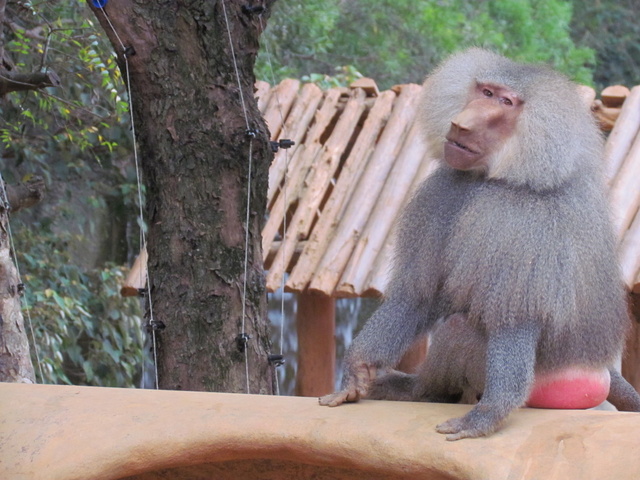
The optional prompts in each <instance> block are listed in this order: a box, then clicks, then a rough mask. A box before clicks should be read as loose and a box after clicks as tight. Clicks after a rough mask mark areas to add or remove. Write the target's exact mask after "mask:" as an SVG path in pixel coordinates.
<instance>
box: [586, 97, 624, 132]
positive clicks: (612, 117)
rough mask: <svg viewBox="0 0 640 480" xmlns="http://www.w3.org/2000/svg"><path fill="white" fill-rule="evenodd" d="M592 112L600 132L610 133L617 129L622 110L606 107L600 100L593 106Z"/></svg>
mask: <svg viewBox="0 0 640 480" xmlns="http://www.w3.org/2000/svg"><path fill="white" fill-rule="evenodd" d="M591 111H592V112H593V114H594V115H595V116H596V119H597V120H598V124H599V125H600V130H603V131H605V132H608V131H610V130H612V129H613V127H615V125H616V122H617V121H618V117H619V116H620V108H619V107H616V108H613V107H605V106H604V105H603V103H602V102H601V101H600V100H595V101H594V102H593V105H591Z"/></svg>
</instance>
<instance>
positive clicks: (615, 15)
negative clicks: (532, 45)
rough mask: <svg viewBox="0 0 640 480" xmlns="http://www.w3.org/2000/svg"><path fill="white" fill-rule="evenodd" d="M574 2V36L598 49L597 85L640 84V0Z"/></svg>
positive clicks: (599, 87)
mask: <svg viewBox="0 0 640 480" xmlns="http://www.w3.org/2000/svg"><path fill="white" fill-rule="evenodd" d="M573 4H574V14H573V20H572V22H571V36H572V37H573V38H574V39H575V40H576V42H580V43H581V44H583V45H585V46H588V47H590V48H592V49H593V50H595V51H596V67H595V71H594V75H593V79H594V82H595V83H596V86H597V88H598V89H602V88H604V87H607V86H609V85H616V84H622V85H626V86H628V87H631V86H633V85H638V84H640V42H639V41H638V39H640V23H638V18H637V17H638V12H639V11H640V2H638V0H622V1H604V2H603V1H599V2H592V1H585V0H574V1H573Z"/></svg>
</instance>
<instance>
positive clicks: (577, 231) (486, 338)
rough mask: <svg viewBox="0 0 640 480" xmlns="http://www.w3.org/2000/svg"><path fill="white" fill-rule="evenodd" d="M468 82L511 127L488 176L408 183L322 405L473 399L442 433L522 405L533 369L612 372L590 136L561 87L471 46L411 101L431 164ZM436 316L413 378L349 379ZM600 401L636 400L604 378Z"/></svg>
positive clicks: (386, 359) (617, 301)
mask: <svg viewBox="0 0 640 480" xmlns="http://www.w3.org/2000/svg"><path fill="white" fill-rule="evenodd" d="M477 81H482V82H491V83H496V84H501V85H506V86H507V87H509V88H511V89H513V90H515V91H517V92H518V93H519V95H520V98H522V99H523V101H524V106H523V110H522V113H521V114H520V116H519V118H518V123H517V126H516V134H515V135H514V136H513V137H511V138H510V139H509V140H508V141H507V142H509V145H508V146H507V148H505V149H503V150H502V151H501V153H498V154H497V157H496V158H495V159H494V161H493V162H492V165H491V166H490V168H488V170H486V171H484V172H480V173H478V172H465V171H457V170H454V169H452V168H450V167H449V166H447V165H446V164H444V162H442V165H441V166H440V168H439V169H438V170H437V171H436V172H435V173H434V174H433V175H432V176H431V177H430V178H428V179H427V180H426V181H425V182H424V184H423V185H422V186H421V187H420V188H419V189H418V191H417V192H416V194H415V196H414V197H413V199H412V200H411V202H410V203H409V204H408V206H407V207H406V209H405V212H404V214H403V215H402V217H401V219H400V220H399V223H398V225H397V245H396V251H395V259H394V265H393V271H392V276H391V280H390V282H389V287H388V294H387V297H386V299H385V301H384V302H383V304H382V305H381V307H380V308H379V309H378V310H377V311H376V312H375V313H374V315H373V316H372V317H371V318H370V319H369V321H368V322H367V324H366V325H365V326H364V328H363V329H362V331H361V332H360V334H359V335H358V336H357V338H356V339H355V340H354V342H353V344H352V345H351V347H350V348H349V350H348V352H347V355H346V358H345V367H346V368H345V377H344V381H343V390H342V391H340V392H337V393H335V394H332V395H328V396H326V397H323V398H321V399H320V403H321V404H323V405H330V406H335V405H339V404H340V403H342V402H343V401H354V400H357V399H358V398H360V397H361V396H365V395H366V394H367V392H368V390H369V388H370V387H372V390H371V393H370V395H371V396H373V397H375V398H396V399H401V400H403V399H408V398H409V397H411V398H412V399H414V400H430V401H452V400H455V399H457V398H459V397H460V396H462V397H467V399H468V397H470V396H471V397H476V394H477V395H478V396H479V395H480V394H481V395H482V398H481V400H480V402H479V403H478V405H476V407H474V409H473V410H472V411H471V412H469V414H467V415H466V416H465V417H462V418H461V419H452V420H449V421H447V422H445V423H444V424H441V425H439V426H438V428H437V429H438V431H439V432H441V433H448V434H449V436H448V437H447V438H448V439H450V440H455V439H459V438H465V437H476V436H481V435H486V434H489V433H491V432H492V431H494V430H495V429H496V428H498V427H499V425H500V424H501V422H502V421H503V420H504V419H505V418H506V417H507V416H508V414H509V412H510V411H512V410H513V409H514V408H517V407H519V406H522V405H523V404H524V402H525V401H526V399H527V396H528V394H529V391H530V389H531V386H532V383H533V377H534V373H539V372H542V373H544V372H549V371H554V370H557V369H559V368H563V367H569V366H581V367H586V368H594V369H599V368H611V367H612V366H613V364H614V362H615V361H616V359H617V358H619V356H620V355H621V352H622V346H623V341H624V337H625V333H626V329H627V326H628V321H629V317H628V313H627V306H626V299H625V291H624V286H623V283H622V280H621V276H620V272H619V267H618V264H617V259H616V254H615V239H614V236H613V231H612V227H611V222H610V219H609V212H608V210H607V201H606V197H605V188H604V181H603V175H602V173H601V164H602V162H603V151H602V138H601V135H600V133H599V131H598V129H597V127H596V125H595V122H594V120H593V119H592V117H591V115H590V113H589V111H588V108H587V107H586V105H584V103H583V101H582V99H581V98H580V96H579V95H578V93H577V89H576V86H575V85H574V84H573V83H571V82H569V81H568V80H567V79H566V78H565V77H563V76H562V75H560V74H558V73H555V72H553V71H551V70H549V69H548V68H546V67H537V66H530V65H521V64H518V63H515V62H512V61H511V60H508V59H506V58H504V57H501V56H499V55H496V54H494V53H491V52H488V51H484V50H480V49H471V50H467V51H465V52H463V53H460V54H456V55H454V56H452V57H451V58H450V59H449V60H447V61H446V62H445V63H444V64H443V65H441V66H440V67H439V68H438V69H437V70H436V71H435V72H434V73H433V74H432V75H431V76H430V77H428V78H427V80H426V82H425V86H424V97H423V99H422V108H421V118H420V121H421V122H422V124H423V125H424V130H425V132H426V135H427V140H428V142H429V144H430V145H431V146H432V153H434V154H435V155H437V157H438V158H440V159H442V156H443V153H442V145H443V142H444V136H445V134H446V133H447V131H448V130H449V127H450V124H451V120H452V119H453V118H454V117H455V115H456V114H457V113H458V112H460V111H461V110H462V109H463V107H464V106H465V105H466V102H467V98H468V95H469V92H470V91H471V89H472V88H474V87H475V82H477ZM505 152H506V153H505ZM513 152H515V153H516V154H515V155H513ZM494 167H495V168H494ZM442 318H448V320H447V321H445V323H444V325H443V326H441V327H440V328H439V329H438V330H439V331H440V333H438V330H436V333H435V335H434V339H433V342H432V345H431V347H430V348H431V350H430V352H429V358H428V362H427V365H426V366H425V367H424V368H423V369H422V371H421V372H420V373H419V374H418V375H417V376H399V375H398V374H395V373H390V374H388V375H387V376H386V377H382V378H379V379H378V380H376V381H375V382H373V385H371V384H370V380H371V379H372V378H371V377H370V376H369V377H367V376H366V375H365V376H362V375H360V376H358V375H357V372H359V371H360V372H362V371H368V370H366V367H368V366H372V367H377V368H392V367H394V366H395V365H397V363H398V362H399V361H400V359H401V357H402V355H403V353H404V352H405V351H406V350H407V349H408V348H409V346H410V345H411V344H412V342H413V341H414V340H415V338H416V337H417V336H419V335H423V334H426V333H429V332H432V331H433V330H434V329H435V327H436V325H437V320H438V319H442ZM451 319H453V321H451V322H450V323H449V320H451ZM461 322H462V323H461ZM447 323H449V326H447ZM465 331H466V332H467V333H466V334H461V332H462V333H464V332H465ZM363 369H364V370H363ZM363 379H364V380H363ZM412 382H413V383H412ZM396 390H397V391H396ZM408 390H411V391H412V393H411V394H410V395H409V394H408V393H407V392H408ZM610 400H611V401H612V403H614V405H616V406H618V407H619V408H626V409H631V410H640V396H638V394H637V393H636V392H635V390H633V388H631V387H630V386H629V385H628V384H626V382H625V381H624V379H622V377H620V376H619V375H617V374H615V373H612V395H611V396H610Z"/></svg>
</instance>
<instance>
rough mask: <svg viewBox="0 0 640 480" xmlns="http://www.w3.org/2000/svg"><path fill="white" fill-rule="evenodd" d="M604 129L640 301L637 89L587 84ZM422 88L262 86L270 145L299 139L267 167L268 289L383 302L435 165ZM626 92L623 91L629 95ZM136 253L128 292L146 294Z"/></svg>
mask: <svg viewBox="0 0 640 480" xmlns="http://www.w3.org/2000/svg"><path fill="white" fill-rule="evenodd" d="M583 88H584V89H585V90H584V94H585V100H586V101H587V102H591V104H592V109H593V111H594V113H595V114H596V116H597V117H598V118H599V120H600V122H601V125H602V127H603V129H604V130H611V133H610V135H609V137H608V139H607V142H606V146H605V162H606V165H605V169H606V176H607V181H608V184H609V187H610V193H609V196H610V201H611V210H612V212H613V216H614V222H615V229H616V234H617V238H618V242H619V258H620V263H621V266H622V273H623V277H624V281H625V283H626V284H627V286H628V287H629V289H630V290H631V291H633V292H634V293H636V294H640V85H639V86H636V87H634V88H633V89H632V90H631V91H630V92H629V90H628V89H626V88H624V87H619V86H615V87H608V88H607V89H605V90H603V92H602V95H601V98H602V99H601V100H595V96H596V94H595V92H594V91H593V90H592V89H589V88H587V87H583ZM421 89H422V87H421V86H420V85H415V84H408V85H398V86H395V87H393V88H392V89H390V90H387V91H384V92H379V91H378V89H377V87H376V86H375V83H374V82H373V81H372V80H370V79H361V80H359V81H357V82H355V83H354V84H352V85H351V87H349V88H346V87H342V88H332V89H330V90H325V91H323V90H321V89H320V88H319V87H318V86H316V85H314V84H310V83H308V84H304V85H303V84H301V83H300V81H298V80H292V79H286V80H283V81H282V82H281V83H280V84H278V85H276V86H274V87H270V86H269V84H268V83H266V82H258V83H257V84H256V93H255V95H256V98H257V101H258V107H259V108H260V111H261V112H262V114H263V115H264V117H265V119H266V121H267V124H268V125H269V129H270V131H271V139H272V140H273V141H279V140H281V139H290V140H293V141H294V142H295V144H294V145H293V146H292V147H291V148H288V149H287V148H280V149H279V150H278V151H277V153H276V154H275V158H274V160H273V163H272V165H271V167H270V171H269V191H268V210H269V217H268V219H267V222H266V225H265V227H264V229H263V231H262V236H263V252H264V261H265V269H266V270H267V290H268V291H269V292H274V291H276V290H278V289H279V288H281V287H282V286H283V285H284V288H285V290H286V291H289V292H296V293H300V292H304V291H310V292H316V293H323V294H325V295H329V296H334V297H356V296H379V295H381V294H382V293H383V292H384V289H385V285H386V281H387V274H388V272H389V267H390V262H391V256H392V250H393V234H392V230H393V228H392V227H393V224H394V222H395V220H396V218H397V217H398V215H399V212H400V211H401V209H402V207H403V205H404V204H405V203H406V201H407V200H408V199H409V198H410V196H411V194H412V192H413V191H414V189H415V188H416V187H417V186H418V185H419V184H420V183H421V182H422V180H424V179H425V178H426V177H427V176H428V175H429V174H430V173H431V172H432V171H433V170H434V169H435V168H436V164H437V162H435V161H433V159H430V158H428V156H427V146H426V144H425V142H424V140H423V138H422V135H421V134H420V131H419V128H418V126H417V124H416V123H417V122H414V117H415V115H416V111H417V105H418V101H417V100H418V98H419V95H420V91H421ZM621 90H622V93H621ZM140 269H146V252H144V251H143V253H142V254H141V255H140V256H139V257H138V259H137V260H136V263H135V264H134V266H133V268H132V271H131V273H130V275H129V277H128V279H127V282H125V286H124V287H123V288H122V294H123V295H137V288H138V287H141V286H142V285H137V284H138V283H140V281H141V280H140V279H144V278H145V276H146V274H141V273H140V272H141V270H140Z"/></svg>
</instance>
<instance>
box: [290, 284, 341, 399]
mask: <svg viewBox="0 0 640 480" xmlns="http://www.w3.org/2000/svg"><path fill="white" fill-rule="evenodd" d="M335 314H336V302H335V299H334V298H332V297H329V296H327V295H322V294H313V293H309V292H303V293H301V294H299V295H298V311H297V313H296V329H297V332H298V369H297V371H296V388H295V393H296V395H298V396H301V397H320V396H322V395H326V394H328V393H331V392H333V391H334V388H335V369H336V341H335V336H334V335H335V329H336V321H335V319H336V315H335Z"/></svg>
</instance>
